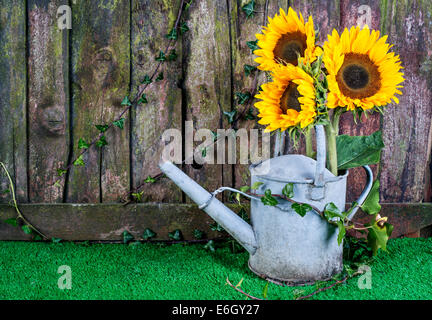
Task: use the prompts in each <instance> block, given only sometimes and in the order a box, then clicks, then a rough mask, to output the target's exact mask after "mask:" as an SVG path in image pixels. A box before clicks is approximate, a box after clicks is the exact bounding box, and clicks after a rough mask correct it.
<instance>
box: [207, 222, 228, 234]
mask: <svg viewBox="0 0 432 320" xmlns="http://www.w3.org/2000/svg"><path fill="white" fill-rule="evenodd" d="M210 229H212V231H218V232H223V231H225V229H224V228H222V226H221V225H220V224H219V223H217V222H215V223H213V224H211V225H210Z"/></svg>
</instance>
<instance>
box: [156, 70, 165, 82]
mask: <svg viewBox="0 0 432 320" xmlns="http://www.w3.org/2000/svg"><path fill="white" fill-rule="evenodd" d="M163 79H164V75H163V72H160V73H159V74H158V76H157V77H156V80H155V81H161V80H163Z"/></svg>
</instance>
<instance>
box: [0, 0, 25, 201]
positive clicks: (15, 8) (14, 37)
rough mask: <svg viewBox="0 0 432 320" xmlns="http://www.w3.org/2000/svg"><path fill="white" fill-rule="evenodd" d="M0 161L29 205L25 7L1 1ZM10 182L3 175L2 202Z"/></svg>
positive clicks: (0, 183) (6, 198) (0, 184)
mask: <svg viewBox="0 0 432 320" xmlns="http://www.w3.org/2000/svg"><path fill="white" fill-rule="evenodd" d="M0 52H1V54H0V161H2V162H4V163H5V165H6V167H7V169H8V171H9V172H10V174H11V175H12V178H13V180H14V181H13V182H14V184H15V188H16V193H17V198H18V200H19V201H20V202H27V200H28V194H27V120H26V119H27V118H26V103H27V101H26V90H27V89H26V7H25V2H24V1H20V0H12V1H11V0H0ZM7 189H9V182H8V179H7V178H6V175H4V174H3V172H2V173H1V174H0V202H8V201H9V197H10V195H9V194H5V193H3V191H5V190H7Z"/></svg>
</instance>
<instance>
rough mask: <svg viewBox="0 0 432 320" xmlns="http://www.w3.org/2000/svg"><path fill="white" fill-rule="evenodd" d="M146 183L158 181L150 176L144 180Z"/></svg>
mask: <svg viewBox="0 0 432 320" xmlns="http://www.w3.org/2000/svg"><path fill="white" fill-rule="evenodd" d="M144 182H145V183H155V182H156V179H155V178H153V177H151V176H148V177H147V178H146V179H145V180H144Z"/></svg>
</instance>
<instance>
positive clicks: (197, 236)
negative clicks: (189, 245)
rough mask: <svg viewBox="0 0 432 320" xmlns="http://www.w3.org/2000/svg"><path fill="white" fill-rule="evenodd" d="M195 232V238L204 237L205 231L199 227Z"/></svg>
mask: <svg viewBox="0 0 432 320" xmlns="http://www.w3.org/2000/svg"><path fill="white" fill-rule="evenodd" d="M193 234H194V237H195V239H198V240H200V239H202V238H204V232H202V231H201V230H199V229H195V230H194V232H193Z"/></svg>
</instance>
